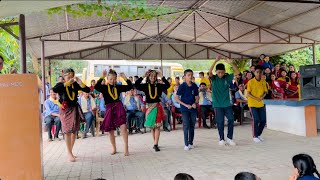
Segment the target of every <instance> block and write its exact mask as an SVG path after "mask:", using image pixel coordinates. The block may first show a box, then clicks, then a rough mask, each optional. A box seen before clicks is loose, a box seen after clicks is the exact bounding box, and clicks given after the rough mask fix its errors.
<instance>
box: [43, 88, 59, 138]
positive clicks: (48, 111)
mask: <svg viewBox="0 0 320 180" xmlns="http://www.w3.org/2000/svg"><path fill="white" fill-rule="evenodd" d="M44 106H45V114H44V123H45V124H46V127H47V129H48V141H52V140H53V139H52V134H51V129H52V125H53V124H55V125H56V131H55V134H54V139H56V140H60V139H59V131H60V130H61V121H60V114H59V108H60V107H59V106H61V104H60V103H59V101H58V99H57V94H56V93H54V92H53V90H52V89H50V97H49V99H47V100H46V101H45V102H44Z"/></svg>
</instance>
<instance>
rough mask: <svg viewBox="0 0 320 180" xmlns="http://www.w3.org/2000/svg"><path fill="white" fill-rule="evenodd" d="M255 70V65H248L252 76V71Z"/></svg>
mask: <svg viewBox="0 0 320 180" xmlns="http://www.w3.org/2000/svg"><path fill="white" fill-rule="evenodd" d="M255 71H256V67H255V66H254V65H252V66H250V73H251V75H252V77H254V72H255Z"/></svg>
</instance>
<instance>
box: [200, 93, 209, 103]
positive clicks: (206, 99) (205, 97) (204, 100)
mask: <svg viewBox="0 0 320 180" xmlns="http://www.w3.org/2000/svg"><path fill="white" fill-rule="evenodd" d="M200 93H203V102H202V104H201V105H204V106H205V105H211V104H212V103H211V101H209V99H208V97H207V92H200Z"/></svg>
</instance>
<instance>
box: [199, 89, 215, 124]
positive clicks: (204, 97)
mask: <svg viewBox="0 0 320 180" xmlns="http://www.w3.org/2000/svg"><path fill="white" fill-rule="evenodd" d="M199 105H200V111H201V118H202V123H203V127H204V128H207V129H210V127H209V126H208V125H207V114H208V113H209V112H212V113H214V109H213V107H212V95H211V91H210V90H209V89H208V88H207V86H206V84H205V83H201V84H200V88H199ZM213 124H214V126H215V124H216V123H215V120H214V119H213Z"/></svg>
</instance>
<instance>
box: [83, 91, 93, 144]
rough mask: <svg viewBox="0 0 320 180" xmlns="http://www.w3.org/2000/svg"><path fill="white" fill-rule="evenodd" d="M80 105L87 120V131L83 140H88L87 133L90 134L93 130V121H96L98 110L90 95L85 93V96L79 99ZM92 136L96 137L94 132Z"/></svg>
mask: <svg viewBox="0 0 320 180" xmlns="http://www.w3.org/2000/svg"><path fill="white" fill-rule="evenodd" d="M79 104H80V107H81V109H82V112H83V115H84V117H85V119H86V125H85V130H84V132H83V136H82V138H86V137H87V133H88V132H89V129H90V128H91V126H92V124H93V121H94V120H95V112H96V110H97V107H96V102H95V100H94V98H92V97H91V96H90V94H89V93H86V92H84V93H83V95H82V96H81V97H79ZM91 134H92V136H95V134H94V131H92V132H91Z"/></svg>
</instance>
